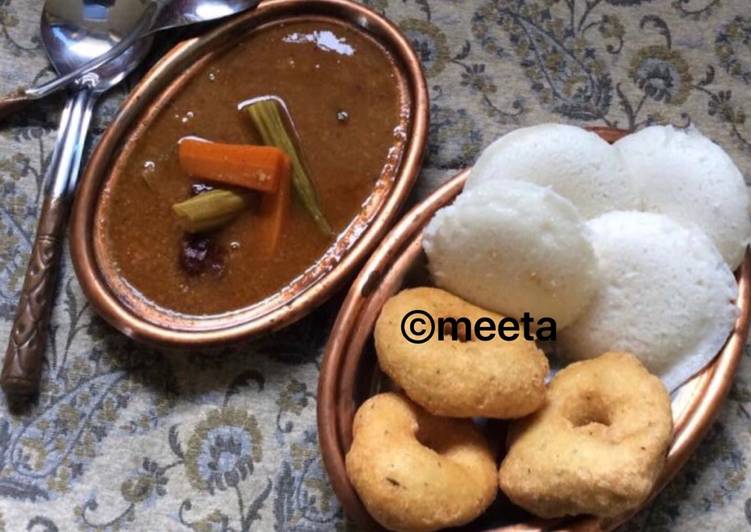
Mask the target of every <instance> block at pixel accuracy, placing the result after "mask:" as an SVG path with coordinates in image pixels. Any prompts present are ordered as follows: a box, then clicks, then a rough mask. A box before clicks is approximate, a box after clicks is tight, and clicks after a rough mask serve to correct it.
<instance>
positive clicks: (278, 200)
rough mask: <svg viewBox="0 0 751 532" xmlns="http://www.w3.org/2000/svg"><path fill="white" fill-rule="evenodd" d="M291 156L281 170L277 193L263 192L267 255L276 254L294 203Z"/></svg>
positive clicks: (262, 224) (261, 213)
mask: <svg viewBox="0 0 751 532" xmlns="http://www.w3.org/2000/svg"><path fill="white" fill-rule="evenodd" d="M291 170H292V169H291V164H290V160H289V158H288V159H287V160H286V164H285V165H284V166H283V168H282V170H281V171H280V172H279V174H278V175H279V189H278V190H277V191H276V194H263V197H262V198H261V207H260V209H259V216H260V223H259V229H260V232H261V235H262V236H261V239H262V244H261V245H262V249H263V253H264V254H265V255H267V256H271V255H274V254H276V251H277V249H279V241H280V240H281V236H282V230H283V229H284V222H285V220H287V219H288V218H289V206H290V203H292V171H291Z"/></svg>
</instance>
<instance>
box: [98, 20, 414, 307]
mask: <svg viewBox="0 0 751 532" xmlns="http://www.w3.org/2000/svg"><path fill="white" fill-rule="evenodd" d="M397 80H398V76H397V71H396V66H395V64H394V62H393V59H392V57H391V56H390V54H389V53H388V52H387V50H385V49H384V48H383V47H382V46H380V45H379V44H378V43H376V42H375V41H374V40H372V39H371V38H370V37H368V36H367V35H365V34H364V33H361V32H359V31H357V30H354V29H351V28H349V27H347V26H344V25H340V24H337V23H335V22H333V21H328V20H326V21H324V20H315V19H313V20H309V21H294V22H287V23H277V24H274V25H271V26H268V27H265V28H261V29H259V30H256V31H254V32H252V33H251V34H249V36H248V37H247V38H246V39H244V40H243V41H241V42H239V43H238V44H236V45H234V46H233V47H232V48H230V49H228V50H226V51H225V52H223V53H222V54H221V55H220V56H218V57H216V58H215V59H212V60H211V62H210V63H208V64H207V65H205V66H204V67H203V70H202V71H201V72H199V73H198V74H197V75H196V76H194V77H193V78H192V79H191V80H190V81H189V82H188V83H187V85H186V86H185V87H183V88H182V89H181V90H180V91H179V92H178V93H177V94H176V96H175V97H174V98H173V99H172V100H171V101H170V102H169V103H168V104H167V105H165V106H164V108H163V109H162V110H161V111H160V113H159V115H158V116H157V117H156V118H155V119H154V121H153V122H152V123H151V124H150V126H149V127H148V128H147V129H146V130H145V131H144V133H143V134H142V135H141V136H140V138H138V140H137V141H136V144H135V146H134V148H133V151H132V152H131V153H130V155H129V156H128V159H127V161H125V163H124V171H122V172H119V173H118V174H117V175H116V176H115V177H114V178H113V179H111V180H110V181H108V183H107V184H106V186H105V188H104V191H103V196H102V199H101V203H100V206H99V209H98V217H97V223H98V225H99V231H100V232H101V233H102V234H103V235H104V238H103V242H104V251H103V253H105V254H106V255H109V258H110V259H111V260H112V262H113V263H114V265H115V268H116V271H117V274H118V275H120V276H121V277H122V279H123V280H124V281H125V282H126V283H127V284H128V285H130V286H131V287H132V288H133V289H134V290H135V291H137V292H138V293H139V294H140V297H142V298H144V299H145V300H147V301H150V302H152V303H153V304H156V305H157V306H159V307H162V308H164V309H168V310H172V311H175V312H178V313H181V314H188V315H207V314H218V313H222V312H226V311H231V310H235V309H240V308H244V307H247V306H250V305H252V304H254V303H256V302H258V301H260V300H262V299H264V298H265V297H267V296H269V295H271V294H273V293H275V292H277V291H279V290H280V289H282V288H284V287H285V286H287V285H288V284H289V283H290V282H291V281H293V280H294V279H295V278H297V277H299V276H300V275H301V274H302V273H303V272H304V271H305V270H306V269H307V268H309V267H310V266H312V265H313V264H314V263H315V262H316V261H317V260H318V259H319V258H320V257H321V256H322V255H323V254H324V253H325V251H326V250H327V249H328V248H329V247H330V246H331V245H332V243H333V242H334V240H335V238H336V237H335V236H332V235H325V234H324V233H322V232H321V231H320V229H319V228H318V227H317V226H316V224H315V222H314V221H313V219H312V217H311V216H310V214H309V213H308V212H307V211H306V210H305V209H304V208H303V206H302V205H301V204H300V202H299V201H294V202H293V204H292V205H291V208H290V209H289V218H288V220H286V222H285V224H284V226H283V231H282V234H281V238H280V241H279V245H278V248H277V250H276V253H275V254H274V255H273V256H267V255H265V254H264V253H262V252H260V250H259V249H258V242H259V238H260V236H261V235H259V234H258V225H259V224H258V223H257V222H258V212H257V209H253V208H249V209H247V210H245V211H243V212H242V213H241V214H240V215H239V216H238V217H237V218H236V219H234V220H233V221H232V222H230V223H228V224H227V225H225V226H223V227H221V228H220V229H218V230H215V231H212V232H211V234H210V235H207V236H206V237H207V238H208V239H210V240H209V241H208V242H206V241H205V240H204V239H201V238H196V236H195V235H193V236H191V235H186V233H185V231H184V229H183V227H182V226H181V224H180V223H179V220H178V218H177V217H176V216H175V214H174V212H173V211H172V205H173V204H175V203H179V202H181V201H184V200H186V199H188V198H189V197H191V194H192V193H195V191H196V189H200V188H201V187H203V186H204V183H203V182H202V181H201V180H200V179H196V178H189V177H188V176H187V175H186V174H185V172H184V171H183V170H182V169H181V168H180V165H179V161H178V157H177V144H178V141H179V140H180V139H181V138H183V137H186V136H197V137H201V138H204V139H208V140H211V141H215V142H224V143H230V144H261V140H260V137H259V135H258V134H257V133H256V131H255V130H254V128H253V126H252V124H251V122H250V121H249V119H248V115H247V113H244V112H242V111H240V110H238V104H239V103H240V102H243V101H246V100H249V99H252V98H255V97H258V96H264V95H274V96H278V97H280V98H281V99H282V100H283V101H284V103H285V104H286V107H287V109H288V111H289V114H290V115H291V117H292V119H293V121H294V124H295V127H296V131H297V134H298V136H299V144H300V149H301V151H302V153H303V155H304V157H305V159H306V161H307V165H308V169H309V170H310V176H311V179H312V180H313V182H314V185H315V189H316V191H317V195H318V198H319V200H320V203H321V207H322V210H323V213H324V215H325V217H326V219H327V220H328V221H329V223H330V224H331V226H332V228H333V229H334V233H338V232H341V231H342V230H343V229H344V228H345V227H347V225H348V224H349V223H350V222H351V221H352V220H353V218H354V217H355V216H356V215H357V214H358V212H360V210H361V208H362V205H363V203H364V202H365V201H366V200H367V198H368V196H369V195H370V193H371V192H372V189H373V185H374V183H375V182H376V181H377V180H378V179H379V178H380V177H381V176H382V175H383V174H384V173H385V172H393V171H394V168H395V166H396V165H398V161H399V159H400V156H401V152H402V149H403V147H404V138H403V128H404V124H405V123H406V121H407V119H408V117H407V116H406V115H405V113H406V111H405V109H406V108H407V105H406V102H404V101H403V98H404V97H403V93H402V91H401V90H400V87H399V85H398V81H397ZM191 190H192V191H193V192H191ZM186 245H188V246H193V247H192V248H190V250H189V251H190V252H189V253H188V254H187V255H186V253H185V251H186ZM216 250H219V251H216ZM202 253H203V255H202ZM204 255H205V256H204ZM196 256H198V257H199V258H205V259H206V260H207V261H208V264H209V267H208V268H205V269H199V270H195V269H194V268H192V265H193V263H192V262H190V261H191V260H193V259H195V258H196ZM186 257H187V258H188V262H187V263H186ZM217 264H220V266H217ZM186 266H187V267H186ZM197 272H198V273H197Z"/></svg>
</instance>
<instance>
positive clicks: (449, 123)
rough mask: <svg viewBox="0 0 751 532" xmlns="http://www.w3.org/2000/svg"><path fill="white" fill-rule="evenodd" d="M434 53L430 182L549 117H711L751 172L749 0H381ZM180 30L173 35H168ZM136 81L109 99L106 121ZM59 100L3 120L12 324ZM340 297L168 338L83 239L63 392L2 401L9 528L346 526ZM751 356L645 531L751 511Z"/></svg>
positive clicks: (705, 127)
mask: <svg viewBox="0 0 751 532" xmlns="http://www.w3.org/2000/svg"><path fill="white" fill-rule="evenodd" d="M368 3H369V4H370V5H371V6H372V7H373V8H374V9H376V10H378V11H380V12H383V13H385V14H386V15H387V16H388V17H390V18H391V19H393V20H394V21H396V22H397V23H398V24H399V25H400V27H401V28H402V29H403V30H404V31H405V32H406V33H407V35H408V36H409V37H410V39H411V40H412V42H413V44H414V46H415V48H416V49H417V50H418V52H419V54H420V55H421V58H422V60H423V62H424V65H425V69H426V73H427V76H428V80H429V85H430V92H431V101H432V104H431V120H432V125H431V132H430V148H429V155H428V157H427V159H426V161H425V170H424V172H423V175H422V177H421V178H420V181H419V184H418V187H417V190H416V193H415V197H416V198H419V197H423V196H425V195H426V194H427V193H428V192H429V191H430V190H432V189H433V188H435V187H436V185H437V184H438V183H440V182H441V181H442V180H443V179H445V178H446V177H448V176H449V175H451V174H452V173H454V172H455V171H456V170H457V169H458V168H461V167H463V166H465V165H467V164H471V162H472V161H473V159H474V157H475V156H476V154H477V153H478V150H480V149H481V148H482V147H483V146H484V145H486V144H487V143H489V142H490V141H492V140H493V139H494V138H495V137H496V136H498V135H500V134H502V133H504V132H506V131H508V130H510V129H513V128H516V127H518V126H522V125H527V124H535V123H540V122H543V121H560V122H570V123H577V124H595V125H617V126H620V127H625V128H631V129H633V128H638V127H640V126H643V125H644V124H646V123H650V122H670V123H673V124H676V125H680V126H683V125H686V124H688V123H694V124H696V125H698V126H699V128H700V129H701V130H702V131H703V132H704V133H705V134H706V135H708V136H710V137H711V138H713V139H714V140H716V141H717V142H719V143H720V144H722V145H723V146H724V147H725V148H726V149H727V150H728V151H729V152H730V153H731V154H732V156H733V157H734V159H735V161H736V162H737V164H738V165H739V166H740V167H741V169H742V170H743V171H744V173H745V175H746V177H747V178H748V177H749V176H751V125H749V123H748V122H747V120H746V112H747V111H748V110H749V109H751V108H750V107H749V105H750V104H749V101H751V98H749V97H750V96H751V86H750V84H751V12H750V11H749V3H748V1H747V0H673V1H671V0H526V1H525V0H495V1H494V0H482V1H470V0H466V1H452V0H371V1H370V2H368ZM40 7H41V2H38V1H33V2H32V1H29V0H0V91H2V92H7V91H10V90H11V89H14V88H15V87H18V86H21V85H26V84H29V83H33V82H35V81H36V80H39V79H42V78H47V77H49V76H51V74H52V73H51V71H50V69H49V67H48V65H47V61H46V59H45V56H44V52H43V50H42V49H41V47H40V43H39V40H38V37H37V28H38V20H39V11H40ZM167 44H168V43H167V42H166V41H165V40H164V39H162V40H161V41H160V43H159V46H161V47H162V49H164V48H165V47H166V46H167ZM136 78H137V76H134V77H132V79H131V80H129V84H126V85H124V86H123V87H121V88H118V89H117V90H116V91H115V93H114V94H112V95H111V96H110V97H109V98H108V99H107V100H106V101H105V102H103V103H102V104H101V105H100V106H99V107H98V109H97V115H96V120H95V127H94V129H95V134H96V133H100V132H101V131H102V129H103V128H104V127H106V125H107V124H108V123H109V121H110V120H111V119H112V117H113V115H114V113H115V111H116V109H117V105H118V102H119V101H120V100H121V98H122V96H123V95H124V94H125V93H126V92H127V90H128V85H130V86H132V84H133V83H134V82H135V81H136ZM61 106H62V100H61V99H60V98H54V99H51V100H50V101H48V102H44V103H40V104H37V105H35V106H34V107H33V108H32V109H30V110H29V111H28V112H26V113H24V114H22V115H19V116H16V117H13V118H12V119H10V120H9V121H7V122H6V123H4V124H2V125H0V340H2V343H3V345H2V347H3V348H4V347H5V340H6V339H7V336H8V333H9V328H10V323H11V319H12V316H13V312H14V308H15V304H16V300H17V296H18V293H19V290H20V288H21V282H22V276H23V272H24V269H25V266H26V261H27V257H28V253H29V249H30V242H31V238H32V237H33V233H34V227H35V219H36V214H37V209H38V205H39V199H40V190H41V187H42V178H43V174H44V167H45V164H46V162H47V160H48V157H49V153H50V150H51V147H52V145H53V141H54V135H55V127H56V123H57V120H58V114H59V109H60V108H61ZM339 300H340V296H339V297H336V298H334V299H333V300H332V301H330V302H329V303H327V304H326V305H325V306H324V307H323V308H322V309H320V310H318V311H317V312H316V313H315V314H313V315H312V316H310V317H309V318H307V319H305V320H303V321H302V322H300V323H298V324H296V325H294V326H293V327H290V328H289V329H287V330H285V331H283V332H281V333H279V334H276V335H274V336H272V337H268V338H264V339H261V340H258V341H254V342H251V343H248V344H245V345H242V346H240V347H238V348H235V349H231V350H225V352H221V353H212V354H210V355H215V356H207V355H206V354H188V353H162V352H157V351H153V350H149V349H146V348H144V347H142V346H140V345H138V344H135V343H133V342H130V341H128V340H126V339H124V338H123V337H122V336H121V335H119V334H117V333H116V332H115V331H113V330H112V329H111V328H109V327H108V326H107V325H105V324H104V323H103V322H102V321H101V320H100V319H98V318H97V317H96V316H95V315H94V314H93V313H92V312H91V311H90V309H89V307H88V305H87V303H86V300H85V299H84V297H83V296H82V294H81V291H80V289H79V287H78V284H77V282H76V280H75V277H74V275H73V272H72V268H71V266H70V261H69V259H68V258H67V257H66V260H65V263H64V265H63V278H62V281H61V283H60V290H59V296H58V298H57V304H56V307H55V312H54V315H53V318H52V325H51V327H52V334H51V341H50V345H49V347H48V350H47V356H48V364H47V368H46V370H45V376H44V390H43V393H42V395H41V397H40V400H39V402H38V404H37V405H35V406H34V408H33V409H32V410H31V411H30V412H27V413H26V414H24V415H22V416H13V415H11V414H9V413H8V410H7V405H6V404H5V403H4V399H0V530H8V531H17V530H34V531H41V530H117V529H130V530H188V529H194V530H248V529H259V530H285V531H286V530H332V529H339V528H343V527H344V526H345V525H344V520H343V516H342V513H341V510H340V507H339V505H338V503H337V501H336V499H335V497H334V496H333V493H332V492H331V489H330V487H329V485H328V481H327V479H326V474H325V472H324V471H323V468H322V464H321V461H320V457H319V454H318V447H317V439H316V429H315V405H316V397H315V390H316V382H317V376H318V368H319V364H320V349H321V347H322V345H323V342H324V341H325V339H326V335H327V330H328V328H329V327H330V325H331V322H332V320H333V318H334V316H335V313H336V309H337V304H338V302H339ZM750 386H751V360H749V355H748V353H746V354H745V355H744V359H743V361H742V363H741V368H740V371H739V374H738V376H737V378H736V381H735V384H734V386H733V389H732V391H731V393H730V397H729V398H728V400H727V402H726V403H725V404H724V406H723V407H722V410H721V412H720V414H719V417H718V419H717V422H716V423H715V424H714V425H713V427H712V429H711V431H710V433H709V435H708V436H707V438H706V439H705V440H704V442H703V443H702V444H701V446H700V447H699V449H698V450H697V452H696V453H695V454H694V456H693V457H692V458H691V460H690V461H689V463H688V465H687V466H686V467H685V468H684V469H683V470H682V472H681V473H680V474H679V475H678V477H677V478H676V479H675V481H674V482H673V483H672V484H670V486H669V487H668V488H667V489H666V490H665V492H663V494H662V495H660V497H659V498H658V499H657V501H656V502H655V504H653V505H652V506H650V507H649V509H647V510H646V511H645V512H643V513H642V514H640V515H639V516H638V517H637V518H636V519H635V520H634V521H632V522H631V523H630V524H628V525H627V526H626V527H625V529H626V530H671V531H672V530H674V531H679V530H680V531H682V530H708V529H712V530H722V531H725V530H727V531H739V530H747V529H750V528H751V481H750V480H749V479H748V470H749V460H751V451H750V449H751V445H749V443H750V440H751V424H750V423H749V408H751V388H750Z"/></svg>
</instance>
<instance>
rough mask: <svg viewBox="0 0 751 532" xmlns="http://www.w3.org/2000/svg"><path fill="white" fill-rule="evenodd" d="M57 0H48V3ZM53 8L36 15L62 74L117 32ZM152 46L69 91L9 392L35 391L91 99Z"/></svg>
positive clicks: (11, 347) (9, 358)
mask: <svg viewBox="0 0 751 532" xmlns="http://www.w3.org/2000/svg"><path fill="white" fill-rule="evenodd" d="M59 1H60V0H53V1H52V2H50V6H52V5H53V4H55V3H56V2H59ZM63 1H65V0H63ZM68 3H71V2H68ZM77 5H79V6H81V7H82V8H85V7H86V6H90V5H92V4H91V3H90V2H88V1H87V0H84V1H83V2H79V3H78V4H77ZM97 9H100V11H99V12H98V14H99V16H101V17H108V16H118V12H112V11H111V10H109V8H107V7H106V6H103V5H102V4H97ZM51 15H52V13H51V11H50V10H48V9H47V6H45V10H44V12H43V14H42V22H41V34H42V42H43V43H44V46H45V49H46V50H47V54H48V56H49V59H50V62H51V63H52V64H53V66H54V67H55V69H56V70H57V71H58V72H59V73H60V74H65V73H67V72H71V71H73V70H74V69H76V68H78V66H80V65H83V64H85V63H86V62H88V61H89V60H90V59H91V58H92V57H97V56H98V55H100V54H101V53H103V52H104V51H106V50H107V49H109V48H111V47H112V46H114V43H113V41H112V39H113V37H114V34H108V35H102V36H96V35H94V34H92V33H87V32H82V31H78V29H77V28H75V27H73V26H70V25H67V24H58V23H57V20H58V19H56V18H55V17H53V16H51ZM150 45H151V39H144V40H140V41H138V42H137V43H136V44H135V45H134V46H133V47H132V48H129V49H128V50H126V51H125V52H124V53H123V54H122V55H120V56H118V57H117V58H116V59H115V60H114V61H112V62H110V63H107V64H105V65H103V66H101V67H100V68H98V69H96V70H95V71H93V72H91V73H89V74H86V75H85V76H84V77H82V78H80V80H79V83H78V85H79V88H78V90H77V91H75V92H73V93H71V96H70V97H69V99H68V102H67V104H66V106H65V109H64V111H63V114H62V116H61V120H60V127H59V129H58V136H57V141H56V143H55V148H54V151H53V153H52V158H51V160H50V163H49V166H48V168H47V171H46V175H45V191H44V202H43V203H42V207H41V211H40V215H39V223H38V225H37V232H36V238H35V240H34V244H33V247H32V250H31V258H30V261H29V266H28V268H27V270H26V277H25V279H24V285H23V288H22V290H21V298H20V302H19V305H18V308H17V310H16V317H15V320H14V322H13V326H12V328H11V333H10V338H9V342H8V350H7V351H6V353H5V360H4V363H3V369H2V374H0V386H2V388H3V391H5V393H6V395H32V394H34V393H36V392H37V390H38V387H39V377H40V374H41V368H42V358H43V354H44V348H45V344H46V338H47V329H48V323H49V313H50V310H51V307H52V301H53V299H54V298H53V296H54V288H55V280H56V274H57V265H58V262H59V256H60V247H61V246H60V241H61V240H62V236H63V231H64V228H65V221H66V218H67V213H68V206H69V204H70V200H71V198H72V197H73V193H74V191H75V188H76V183H77V180H78V170H79V167H80V164H81V157H82V155H83V149H84V144H85V141H86V134H87V132H88V128H89V123H90V121H91V115H92V111H93V108H94V103H95V102H96V99H97V97H98V96H99V95H101V94H102V93H104V92H106V91H107V90H109V89H110V88H112V87H113V86H114V85H116V84H117V83H119V82H120V81H122V80H123V79H124V78H125V76H126V75H127V74H128V73H130V72H131V71H132V70H133V69H134V68H135V67H136V66H137V65H138V64H139V63H140V62H141V60H142V59H143V57H144V56H145V55H146V53H147V52H148V49H149V47H150Z"/></svg>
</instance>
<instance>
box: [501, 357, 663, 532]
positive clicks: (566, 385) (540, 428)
mask: <svg viewBox="0 0 751 532" xmlns="http://www.w3.org/2000/svg"><path fill="white" fill-rule="evenodd" d="M672 430H673V422H672V415H671V410H670V397H669V396H668V393H667V390H666V389H665V386H664V385H663V384H662V382H661V381H660V379H658V378H657V377H655V376H653V375H651V374H650V373H649V372H648V371H647V370H646V369H645V368H644V366H642V364H641V362H639V360H638V359H637V358H636V357H635V356H633V355H631V354H628V353H606V354H604V355H601V356H599V357H597V358H595V359H592V360H587V361H583V362H576V363H574V364H571V365H570V366H568V367H567V368H565V369H563V370H561V371H560V372H559V373H558V374H557V375H556V376H555V378H554V379H553V381H552V382H551V384H550V387H549V389H548V395H547V402H546V404H545V406H544V407H543V408H542V409H541V410H540V411H538V412H537V413H536V414H534V415H532V416H530V417H529V418H526V419H524V420H521V421H519V422H517V423H515V424H513V425H512V426H511V428H510V431H509V444H510V445H509V449H508V454H507V455H506V458H505V459H504V461H503V463H502V464H501V467H500V471H499V484H500V487H501V490H503V492H504V493H505V494H506V495H507V496H508V497H509V498H510V499H511V500H512V501H513V502H514V503H516V504H517V505H519V506H521V507H522V508H524V509H525V510H528V511H529V512H532V513H533V514H535V515H538V516H540V517H544V518H553V517H563V516H565V515H576V514H593V515H596V516H600V517H614V516H616V515H619V514H621V513H623V512H627V511H629V510H633V509H635V508H637V507H638V506H639V505H640V504H641V503H642V502H643V501H644V500H645V499H646V498H647V497H648V496H649V494H650V492H651V491H652V488H653V487H654V485H655V482H656V480H657V477H658V476H659V474H660V471H661V470H662V467H663V465H664V463H665V457H666V455H667V451H668V448H669V445H670V441H671V438H672Z"/></svg>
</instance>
